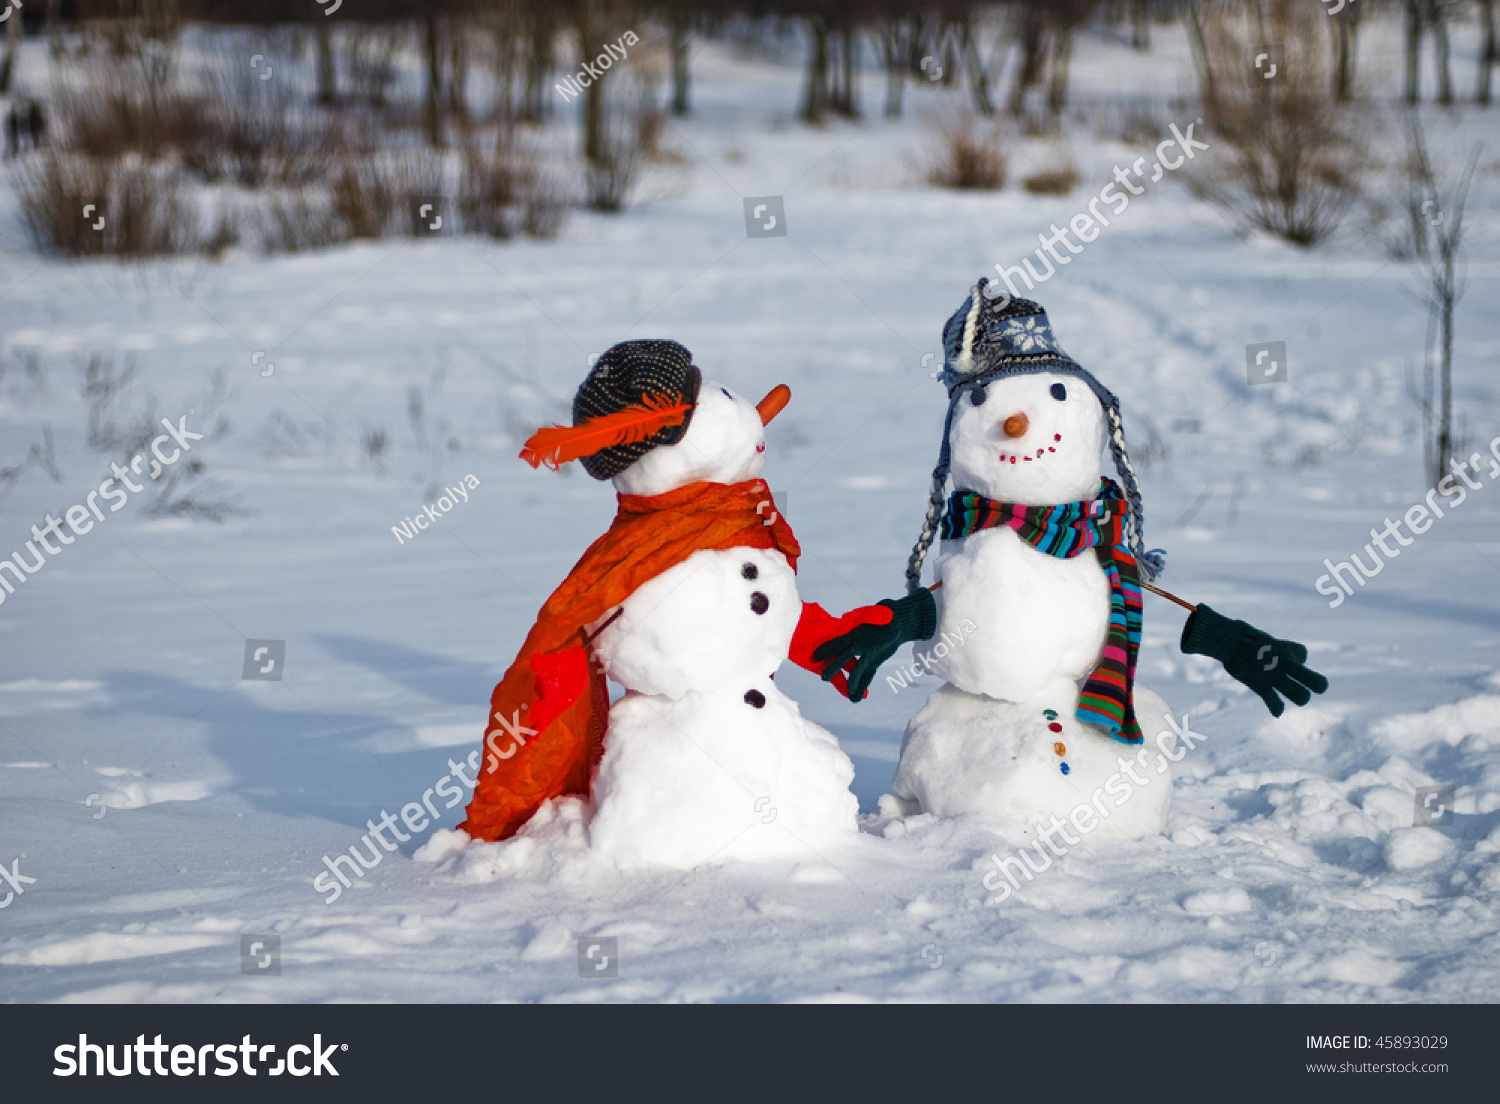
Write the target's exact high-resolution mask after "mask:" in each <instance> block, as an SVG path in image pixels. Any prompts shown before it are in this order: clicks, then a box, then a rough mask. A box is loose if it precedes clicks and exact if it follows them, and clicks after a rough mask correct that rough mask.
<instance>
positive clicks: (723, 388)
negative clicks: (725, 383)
mask: <svg viewBox="0 0 1500 1104" xmlns="http://www.w3.org/2000/svg"><path fill="white" fill-rule="evenodd" d="M719 390H720V391H722V392H724V397H725V398H726V399H732V398H734V396H733V395H731V394H730V393H729V389H728V388H727V387H721V388H719Z"/></svg>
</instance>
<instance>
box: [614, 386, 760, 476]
mask: <svg viewBox="0 0 1500 1104" xmlns="http://www.w3.org/2000/svg"><path fill="white" fill-rule="evenodd" d="M781 390H782V389H780V388H778V389H777V391H773V392H772V393H771V395H767V396H766V398H765V399H763V400H761V405H760V406H756V405H755V404H754V403H751V402H750V401H749V400H748V399H744V398H741V397H740V396H739V395H736V394H735V393H734V392H733V391H730V390H729V388H727V387H724V386H723V385H721V384H718V383H715V382H714V381H713V380H704V381H703V387H702V390H700V391H699V392H698V404H697V406H696V407H695V408H694V410H693V420H692V422H691V423H689V425H688V429H687V432H686V433H684V434H683V435H682V439H681V440H680V441H678V442H677V443H676V444H673V445H661V446H658V447H657V448H654V449H652V450H651V451H650V452H648V453H646V455H644V456H642V457H641V458H640V459H639V460H637V461H636V462H635V463H634V464H631V465H630V467H628V468H626V469H625V470H624V471H622V472H620V474H618V475H616V476H615V478H614V484H615V489H616V490H617V491H619V492H620V493H621V494H629V495H659V494H665V493H666V492H667V491H671V490H675V489H676V488H678V487H681V486H684V485H686V484H688V483H743V482H745V481H746V480H749V479H755V478H756V477H757V476H759V475H760V472H761V469H762V468H763V467H765V463H766V422H769V421H770V420H771V418H774V417H775V416H776V413H777V412H778V411H779V410H780V409H781V406H780V405H777V406H776V408H775V410H771V411H770V412H769V414H768V415H766V416H765V417H764V420H762V410H763V409H767V408H768V404H770V403H771V401H772V395H778V392H780V391H781ZM778 397H779V396H778ZM782 405H784V402H783V403H782Z"/></svg>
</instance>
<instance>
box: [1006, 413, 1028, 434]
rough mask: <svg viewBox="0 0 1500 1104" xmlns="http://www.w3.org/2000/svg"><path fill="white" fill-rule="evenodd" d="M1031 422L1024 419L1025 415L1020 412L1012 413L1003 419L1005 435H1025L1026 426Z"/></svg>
mask: <svg viewBox="0 0 1500 1104" xmlns="http://www.w3.org/2000/svg"><path fill="white" fill-rule="evenodd" d="M1030 424H1031V423H1030V422H1029V421H1027V420H1026V415H1025V414H1021V413H1016V414H1012V415H1011V416H1010V417H1009V418H1006V419H1005V435H1006V436H1007V437H1024V436H1026V427H1027V426H1029V425H1030Z"/></svg>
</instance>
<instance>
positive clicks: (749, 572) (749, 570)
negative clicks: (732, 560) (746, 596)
mask: <svg viewBox="0 0 1500 1104" xmlns="http://www.w3.org/2000/svg"><path fill="white" fill-rule="evenodd" d="M740 576H741V577H742V578H745V579H758V578H760V568H758V567H756V566H755V565H754V564H745V565H744V566H743V567H741V568H740Z"/></svg>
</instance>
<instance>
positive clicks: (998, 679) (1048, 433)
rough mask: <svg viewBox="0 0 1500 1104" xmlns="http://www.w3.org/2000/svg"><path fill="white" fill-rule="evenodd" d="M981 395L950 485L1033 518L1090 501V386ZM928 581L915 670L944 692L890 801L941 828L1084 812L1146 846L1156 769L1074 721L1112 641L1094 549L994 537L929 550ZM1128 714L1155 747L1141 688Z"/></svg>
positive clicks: (1152, 711)
mask: <svg viewBox="0 0 1500 1104" xmlns="http://www.w3.org/2000/svg"><path fill="white" fill-rule="evenodd" d="M983 395H984V401H983V402H982V403H980V404H975V403H973V402H972V401H971V399H970V398H969V397H968V395H967V394H966V395H965V396H962V397H960V399H959V400H958V402H959V407H958V409H957V410H956V411H955V413H954V418H953V422H952V426H951V428H950V431H949V445H950V450H951V455H952V469H951V470H952V475H953V480H954V484H955V486H957V487H959V488H960V489H963V490H972V491H976V492H978V493H979V494H982V495H984V496H985V497H986V498H989V499H992V500H994V501H999V502H1010V503H1020V504H1024V505H1032V506H1042V505H1054V504H1058V503H1065V502H1077V501H1081V500H1083V499H1089V498H1093V497H1094V496H1095V495H1096V494H1097V493H1098V490H1099V481H1100V463H1099V458H1100V452H1101V449H1102V446H1103V441H1104V417H1103V413H1102V411H1101V408H1100V405H1099V402H1098V400H1097V399H1096V398H1095V397H1094V394H1093V392H1092V391H1091V390H1090V389H1089V388H1088V387H1087V385H1085V384H1084V383H1083V382H1082V381H1080V380H1079V379H1078V378H1077V377H1074V376H1070V375H1066V374H1061V373H1049V372H1043V373H1035V374H1029V375H1020V376H1014V377H1010V378H1005V379H999V380H995V381H993V382H991V383H990V384H989V385H988V386H987V387H986V388H985V389H984V392H983ZM934 573H935V575H936V576H937V578H938V579H939V580H940V581H941V582H942V586H941V587H940V588H939V589H938V590H937V591H936V592H935V595H934V597H935V598H936V601H937V612H938V632H937V633H936V634H935V635H934V636H933V638H932V639H931V640H929V641H925V642H922V643H919V644H918V645H917V646H916V656H917V658H918V661H919V662H921V663H923V664H924V665H925V666H927V667H928V669H930V670H931V671H932V672H933V673H935V674H937V675H938V676H939V677H941V678H943V679H946V680H947V682H946V685H944V686H943V687H941V688H939V689H938V690H937V691H935V692H934V693H933V694H932V696H931V697H930V698H929V699H928V702H927V704H926V706H924V707H923V709H922V710H921V712H920V713H918V714H917V716H916V717H914V718H913V719H912V720H911V722H910V724H909V725H908V726H907V729H906V735H905V738H904V740H903V741H902V748H901V761H900V764H899V765H898V767H897V770H896V777H895V780H894V783H893V788H894V790H895V792H896V794H897V795H899V796H900V797H902V798H905V799H907V801H908V803H910V802H915V803H916V805H917V807H918V808H920V809H921V811H923V812H929V813H934V814H936V815H938V816H956V815H958V814H961V813H987V814H991V815H997V816H1006V817H1013V818H1016V819H1019V820H1022V821H1026V822H1032V821H1035V820H1038V819H1040V820H1043V821H1046V820H1047V819H1048V818H1049V817H1050V816H1052V815H1054V814H1055V815H1056V816H1058V817H1060V818H1064V819H1065V818H1067V817H1068V816H1069V814H1070V812H1071V811H1072V810H1074V809H1075V808H1077V807H1078V806H1079V805H1082V804H1091V805H1093V807H1094V808H1095V809H1096V810H1099V812H1098V813H1097V814H1096V816H1097V819H1098V822H1099V829H1098V830H1099V831H1100V832H1101V833H1102V834H1108V835H1115V836H1120V837H1123V838H1128V839H1139V838H1142V837H1144V836H1147V835H1153V834H1156V833H1159V832H1160V831H1161V830H1162V828H1163V827H1164V826H1165V824H1166V816H1167V809H1168V807H1169V805H1170V802H1171V790H1172V783H1171V775H1170V771H1169V770H1168V769H1167V768H1166V761H1165V760H1164V759H1163V758H1162V757H1161V756H1159V755H1145V756H1140V757H1139V759H1137V758H1136V757H1137V756H1138V753H1139V748H1138V747H1131V746H1130V745H1127V744H1125V743H1123V742H1121V741H1119V740H1116V739H1114V738H1112V737H1110V736H1108V735H1106V734H1105V732H1104V731H1103V730H1102V729H1100V728H1099V727H1097V726H1095V725H1092V724H1087V723H1084V722H1080V721H1078V720H1077V719H1076V718H1075V715H1074V714H1075V711H1076V709H1077V706H1078V694H1079V687H1080V685H1081V683H1082V681H1083V680H1084V679H1086V678H1087V676H1088V675H1089V673H1090V672H1091V671H1092V670H1093V668H1094V666H1095V665H1096V664H1097V663H1098V662H1099V656H1100V651H1101V649H1102V647H1103V645H1104V642H1105V637H1106V633H1107V631H1108V628H1109V617H1110V588H1109V579H1108V576H1107V575H1106V574H1105V572H1104V569H1103V567H1102V566H1101V565H1100V563H1099V560H1098V558H1097V556H1096V555H1095V554H1094V552H1093V550H1092V549H1090V550H1087V551H1085V552H1083V553H1082V554H1081V555H1078V556H1075V557H1073V558H1072V559H1062V558H1058V557H1055V556H1052V555H1049V554H1048V553H1046V552H1043V551H1041V550H1039V549H1037V548H1034V547H1032V546H1031V545H1030V544H1028V543H1027V542H1026V541H1024V540H1022V539H1021V537H1020V536H1019V535H1018V534H1017V533H1016V532H1015V531H1014V530H1012V529H1010V528H1008V527H1004V526H1000V527H996V528H993V529H985V530H981V531H979V532H976V533H972V534H970V535H969V536H967V537H963V538H960V539H958V540H953V541H944V542H942V546H941V547H940V549H939V551H938V554H937V557H936V559H935V561H934ZM965 630H966V631H965ZM1134 700H1135V711H1136V716H1137V718H1138V719H1139V721H1140V723H1141V727H1142V730H1143V731H1144V732H1145V734H1146V736H1147V737H1148V743H1147V745H1146V746H1148V747H1150V746H1154V744H1155V742H1156V741H1155V740H1154V739H1153V738H1154V737H1155V736H1156V734H1157V733H1158V731H1160V730H1161V729H1163V728H1168V726H1167V725H1165V724H1164V723H1161V718H1162V717H1163V715H1164V714H1165V712H1166V706H1165V704H1164V703H1163V702H1162V701H1161V699H1160V698H1159V697H1157V696H1156V695H1155V694H1153V693H1151V692H1150V691H1149V690H1146V689H1144V688H1143V687H1141V686H1140V685H1139V684H1137V685H1136V686H1135V699H1134ZM1171 740H1172V737H1171V735H1170V729H1169V730H1168V735H1167V736H1165V737H1163V738H1162V741H1161V746H1162V747H1163V748H1165V749H1166V750H1168V751H1170V750H1171V749H1172V747H1173V744H1172V742H1171ZM1148 760H1149V761H1150V766H1149V768H1143V767H1142V766H1141V765H1140V764H1141V763H1143V762H1146V761H1148ZM1127 764H1133V765H1132V766H1130V767H1129V768H1128V769H1127ZM1136 779H1139V781H1134V780H1136ZM1111 791H1112V792H1111ZM1127 791H1128V792H1127ZM1122 795H1123V796H1122ZM1105 808H1107V809H1108V810H1109V811H1108V812H1107V813H1106V812H1104V811H1103V810H1104V809H1105Z"/></svg>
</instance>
